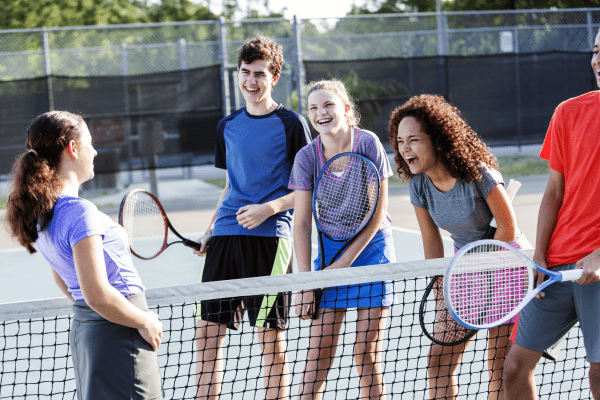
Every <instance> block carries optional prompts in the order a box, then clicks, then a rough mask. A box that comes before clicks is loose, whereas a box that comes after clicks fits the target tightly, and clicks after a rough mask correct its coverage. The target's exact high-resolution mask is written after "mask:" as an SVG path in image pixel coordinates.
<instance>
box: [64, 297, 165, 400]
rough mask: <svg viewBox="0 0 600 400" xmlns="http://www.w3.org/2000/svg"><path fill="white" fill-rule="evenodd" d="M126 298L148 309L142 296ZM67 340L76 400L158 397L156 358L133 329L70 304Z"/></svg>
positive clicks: (160, 393) (84, 306) (160, 392)
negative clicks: (68, 336) (71, 317)
mask: <svg viewBox="0 0 600 400" xmlns="http://www.w3.org/2000/svg"><path fill="white" fill-rule="evenodd" d="M129 301H131V303H132V304H133V305H135V306H136V307H138V308H140V309H142V310H148V305H147V303H146V296H144V294H139V295H136V296H132V297H129ZM73 312H74V316H73V324H72V325H71V333H70V343H71V354H72V355H73V367H74V370H75V384H76V387H77V397H78V399H79V400H88V399H90V400H91V399H131V400H134V399H140V400H142V399H144V400H150V399H162V398H163V390H162V379H161V376H160V371H159V369H158V357H157V354H156V352H155V351H152V347H151V346H150V344H149V343H148V342H146V341H145V340H144V339H142V337H141V336H140V334H139V332H138V330H137V329H134V328H129V327H127V326H123V325H119V324H115V323H112V322H110V321H107V320H106V319H104V318H103V317H101V316H100V315H99V314H98V313H96V312H95V311H94V310H92V309H91V308H90V307H89V306H88V305H87V304H86V303H84V302H82V301H76V302H74V303H73Z"/></svg>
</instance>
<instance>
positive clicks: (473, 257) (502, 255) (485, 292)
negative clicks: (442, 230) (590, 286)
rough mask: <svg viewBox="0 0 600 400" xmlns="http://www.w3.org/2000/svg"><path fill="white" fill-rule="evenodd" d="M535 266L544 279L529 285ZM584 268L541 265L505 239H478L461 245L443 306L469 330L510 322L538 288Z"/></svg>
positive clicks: (446, 283) (571, 278)
mask: <svg viewBox="0 0 600 400" xmlns="http://www.w3.org/2000/svg"><path fill="white" fill-rule="evenodd" d="M534 270H537V271H540V272H543V273H544V274H546V275H548V280H546V281H545V282H543V283H542V284H541V285H539V286H538V287H535V288H534V283H535V282H534V278H533V272H534ZM582 274H583V270H581V269H575V270H571V271H562V272H554V271H550V270H548V269H546V268H542V267H540V266H539V265H537V264H535V263H534V262H533V261H532V260H530V259H529V258H528V257H526V256H525V255H524V254H522V253H521V252H520V251H519V250H517V249H515V248H514V247H512V246H510V245H509V244H508V243H505V242H501V241H499V240H479V241H476V242H473V243H471V244H469V245H467V246H464V247H463V248H461V249H460V251H459V252H458V253H456V255H455V256H454V258H453V259H452V262H451V263H450V265H449V266H448V270H447V272H446V275H445V277H444V298H445V300H446V306H447V307H448V311H449V312H450V314H451V315H452V317H453V318H454V319H456V321H457V322H459V323H460V324H461V325H463V326H465V327H467V328H469V329H488V328H492V327H494V326H499V325H502V324H505V323H507V322H508V321H510V319H511V318H512V317H514V316H515V315H517V314H518V313H519V311H521V309H523V307H525V305H527V303H529V301H531V299H533V298H534V297H535V296H536V295H537V294H538V293H539V292H541V291H543V290H544V289H545V288H547V287H548V286H550V285H552V284H553V283H556V282H562V281H574V280H577V279H579V278H581V275H582Z"/></svg>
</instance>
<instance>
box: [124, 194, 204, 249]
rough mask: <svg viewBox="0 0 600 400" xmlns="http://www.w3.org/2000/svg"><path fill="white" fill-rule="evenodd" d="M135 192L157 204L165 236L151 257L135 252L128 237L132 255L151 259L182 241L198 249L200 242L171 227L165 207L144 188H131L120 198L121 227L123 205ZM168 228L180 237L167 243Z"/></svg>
mask: <svg viewBox="0 0 600 400" xmlns="http://www.w3.org/2000/svg"><path fill="white" fill-rule="evenodd" d="M135 193H143V194H145V195H147V196H149V197H150V198H151V199H152V200H153V201H154V202H155V203H156V205H157V206H158V210H159V211H160V214H161V216H162V219H163V222H164V224H165V236H164V239H163V243H162V246H161V247H160V249H159V250H158V252H157V253H156V254H155V255H153V256H151V257H143V256H141V255H139V254H138V253H136V251H135V250H134V249H133V246H132V243H131V241H132V238H129V248H130V249H131V253H132V254H133V255H135V256H136V257H138V258H141V259H142V260H151V259H153V258H156V257H158V256H159V255H160V254H161V253H162V252H163V251H165V250H166V249H167V247H169V246H170V245H172V244H175V243H183V244H184V245H185V246H187V247H191V248H193V249H195V250H199V249H200V243H198V242H195V241H193V240H190V239H186V238H184V237H183V236H181V235H180V234H179V232H177V231H176V230H175V228H173V225H171V221H169V218H168V217H167V213H166V212H165V209H164V208H163V206H162V204H161V203H160V201H158V198H156V196H154V195H153V194H152V193H150V192H148V191H146V190H144V189H132V190H130V191H129V192H128V193H127V194H126V195H125V196H124V197H123V200H121V205H120V207H119V225H121V226H122V227H123V228H125V224H124V219H125V218H124V216H123V214H124V213H125V207H126V205H127V201H128V200H129V199H130V198H131V196H132V195H134V194H135ZM134 223H135V222H134ZM125 230H127V229H126V228H125ZM169 230H171V232H172V233H173V234H174V235H175V236H177V237H178V238H179V239H181V240H178V241H175V242H171V243H167V239H168V236H169Z"/></svg>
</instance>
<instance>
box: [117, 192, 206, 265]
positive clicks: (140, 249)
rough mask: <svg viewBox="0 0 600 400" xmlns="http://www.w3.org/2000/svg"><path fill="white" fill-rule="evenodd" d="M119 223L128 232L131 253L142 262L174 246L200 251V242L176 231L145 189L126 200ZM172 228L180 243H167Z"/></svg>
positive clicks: (158, 204) (160, 207)
mask: <svg viewBox="0 0 600 400" xmlns="http://www.w3.org/2000/svg"><path fill="white" fill-rule="evenodd" d="M119 224H121V225H122V226H123V228H125V231H126V232H127V237H128V238H129V246H130V248H131V253H132V254H133V255H135V256H137V257H139V258H141V259H143V260H150V259H152V258H155V257H157V256H158V255H159V254H160V253H162V252H163V251H165V249H166V248H167V247H169V246H170V245H172V244H175V243H183V244H184V245H186V246H188V247H191V248H193V249H196V250H199V249H200V243H198V242H195V241H193V240H189V239H186V238H184V237H183V236H181V235H180V234H179V233H178V232H177V231H176V230H175V229H174V228H173V226H172V225H171V223H170V222H169V218H167V214H166V213H165V210H164V208H163V207H162V205H161V204H160V202H159V201H158V199H157V198H156V197H155V196H154V195H153V194H152V193H148V192H146V191H145V190H142V189H133V190H132V191H130V192H129V193H127V194H126V195H125V197H123V200H122V201H121V208H120V209H119ZM169 229H170V230H171V232H173V233H174V234H175V236H177V237H178V238H179V239H181V240H178V241H175V242H171V243H168V242H167V238H168V235H169Z"/></svg>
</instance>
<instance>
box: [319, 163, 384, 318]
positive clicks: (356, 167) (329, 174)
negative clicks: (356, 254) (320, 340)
mask: <svg viewBox="0 0 600 400" xmlns="http://www.w3.org/2000/svg"><path fill="white" fill-rule="evenodd" d="M379 190H380V182H379V172H378V171H377V168H376V167H375V165H374V164H373V162H371V160H369V159H368V158H366V157H364V156H362V155H360V154H355V153H341V154H338V155H336V156H335V157H332V158H331V160H329V161H328V162H327V164H325V166H324V167H323V169H322V170H321V172H320V173H319V176H318V177H317V180H316V182H315V187H314V190H313V199H312V202H313V204H312V206H313V216H314V218H315V224H316V226H317V232H318V239H319V250H320V255H321V270H323V269H324V268H325V267H326V265H327V266H329V265H331V264H332V263H333V262H334V261H335V260H336V259H337V258H338V257H339V256H340V254H342V253H343V252H344V250H346V249H347V248H348V246H349V245H350V243H352V240H353V239H354V238H355V237H356V236H357V235H358V234H359V233H360V232H361V231H362V230H363V229H364V228H365V226H367V224H368V223H369V221H370V220H371V218H372V217H373V214H374V213H375V210H376V208H377V201H378V200H379ZM323 236H325V237H326V238H328V239H330V240H333V241H335V242H342V243H343V245H342V246H341V247H340V249H339V250H338V251H337V252H336V253H335V254H334V255H333V257H331V259H330V260H329V262H328V263H325V251H324V247H323ZM322 294H323V291H322V289H317V290H315V298H314V303H313V306H312V307H311V308H312V310H311V311H310V312H311V313H312V318H313V319H316V318H317V317H318V312H319V304H320V302H321V296H322Z"/></svg>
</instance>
